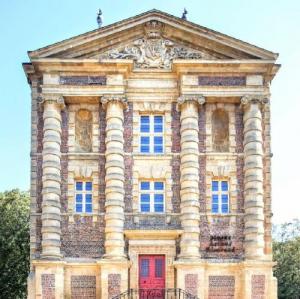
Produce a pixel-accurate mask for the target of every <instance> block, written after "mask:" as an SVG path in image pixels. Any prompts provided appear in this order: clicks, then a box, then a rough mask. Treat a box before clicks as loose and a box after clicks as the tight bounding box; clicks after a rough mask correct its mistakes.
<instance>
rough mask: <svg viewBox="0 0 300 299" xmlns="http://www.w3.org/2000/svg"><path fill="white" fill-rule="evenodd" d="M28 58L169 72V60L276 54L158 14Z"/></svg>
mask: <svg viewBox="0 0 300 299" xmlns="http://www.w3.org/2000/svg"><path fill="white" fill-rule="evenodd" d="M29 56H30V58H31V59H38V58H61V59H89V58H93V59H95V58H96V59H99V61H101V60H104V59H131V60H133V61H134V64H135V66H136V67H141V68H152V67H158V68H169V67H170V64H171V62H172V60H173V59H197V60H218V59H227V60H228V59H238V60H243V59H247V60H249V59H261V60H275V59H276V58H277V54H276V53H273V52H270V51H267V50H265V49H262V48H259V47H256V46H253V45H250V44H248V43H245V42H243V41H240V40H237V39H235V38H232V37H229V36H227V35H224V34H221V33H218V32H215V31H213V30H210V29H207V28H205V27H202V26H199V25H197V24H194V23H192V22H189V21H186V20H182V19H180V18H177V17H174V16H171V15H169V14H166V13H164V12H161V11H158V10H151V11H148V12H146V13H143V14H141V15H138V16H135V17H132V18H129V19H126V20H123V21H120V22H117V23H114V24H112V25H109V26H106V27H103V28H99V29H97V30H94V31H91V32H87V33H85V34H82V35H79V36H76V37H73V38H70V39H68V40H64V41H62V42H59V43H56V44H53V45H50V46H47V47H44V48H41V49H38V50H36V51H31V52H29Z"/></svg>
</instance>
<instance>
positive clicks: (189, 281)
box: [184, 274, 198, 296]
mask: <svg viewBox="0 0 300 299" xmlns="http://www.w3.org/2000/svg"><path fill="white" fill-rule="evenodd" d="M184 285H185V290H186V291H187V292H188V293H190V294H192V295H194V296H197V293H198V275H197V274H185V276H184Z"/></svg>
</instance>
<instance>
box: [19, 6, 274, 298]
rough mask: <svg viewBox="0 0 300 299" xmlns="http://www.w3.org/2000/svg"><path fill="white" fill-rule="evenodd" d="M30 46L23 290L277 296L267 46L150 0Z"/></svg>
mask: <svg viewBox="0 0 300 299" xmlns="http://www.w3.org/2000/svg"><path fill="white" fill-rule="evenodd" d="M29 57H30V62H29V63H24V64H23V67H24V70H25V73H26V75H27V78H28V82H29V84H30V86H31V91H32V94H31V95H32V117H31V131H32V135H31V136H32V137H31V218H30V219H31V220H30V221H31V231H30V235H31V237H30V244H31V246H30V248H31V249H30V254H31V271H30V274H29V278H28V298H43V299H52V298H53V299H54V298H89V299H92V298H103V299H104V298H112V297H114V296H117V295H119V294H120V293H122V292H126V291H127V290H128V289H133V290H136V289H149V288H150V289H155V288H158V289H175V288H177V289H182V290H185V291H186V292H187V293H189V294H192V295H194V296H197V297H198V298H201V299H217V298H218V299H222V298H223V299H225V298H226V299H229V298H232V299H233V298H236V299H238V298H245V299H258V298H260V299H262V298H265V299H275V298H277V293H276V289H277V286H276V279H275V278H274V277H273V272H272V267H273V266H274V262H273V261H272V241H271V217H272V212H271V181H270V180H271V166H270V165H271V156H272V154H271V149H270V83H271V81H272V79H273V77H274V75H275V74H276V72H277V71H278V69H279V66H278V65H276V64H275V61H276V58H277V54H275V53H272V52H270V51H267V50H264V49H261V48H258V47H256V46H253V45H250V44H248V43H245V42H242V41H240V40H237V39H234V38H232V37H229V36H226V35H224V34H221V33H218V32H215V31H213V30H210V29H207V28H204V27H202V26H199V25H196V24H194V23H191V22H189V21H186V20H182V19H179V18H177V17H174V16H171V15H169V14H166V13H163V12H160V11H157V10H152V11H149V12H146V13H143V14H141V15H138V16H135V17H132V18H129V19H126V20H123V21H120V22H118V23H115V24H112V25H110V26H106V27H103V28H100V29H97V30H94V31H91V32H88V33H85V34H83V35H79V36H77V37H73V38H71V39H68V40H64V41H62V42H59V43H56V44H53V45H50V46H47V47H45V48H41V49H38V50H36V51H31V52H29ZM156 298H160V295H157V297H156ZM161 298H162V297H161Z"/></svg>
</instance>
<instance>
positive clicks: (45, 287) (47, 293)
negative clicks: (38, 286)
mask: <svg viewBox="0 0 300 299" xmlns="http://www.w3.org/2000/svg"><path fill="white" fill-rule="evenodd" d="M42 299H55V275H54V274H42Z"/></svg>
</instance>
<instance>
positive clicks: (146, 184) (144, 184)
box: [141, 182, 150, 190]
mask: <svg viewBox="0 0 300 299" xmlns="http://www.w3.org/2000/svg"><path fill="white" fill-rule="evenodd" d="M141 189H142V190H150V182H141Z"/></svg>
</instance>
